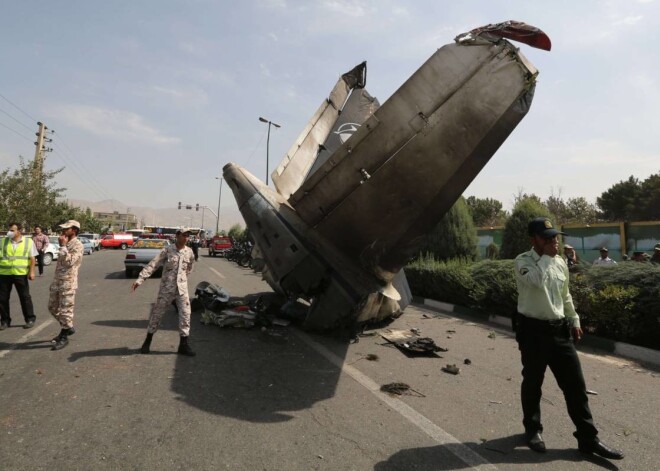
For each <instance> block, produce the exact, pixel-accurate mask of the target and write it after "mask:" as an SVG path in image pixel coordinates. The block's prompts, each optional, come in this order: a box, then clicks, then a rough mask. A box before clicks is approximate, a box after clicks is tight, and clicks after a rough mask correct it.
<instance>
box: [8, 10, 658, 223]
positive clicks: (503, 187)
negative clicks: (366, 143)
mask: <svg viewBox="0 0 660 471" xmlns="http://www.w3.org/2000/svg"><path fill="white" fill-rule="evenodd" d="M659 3H660V2H659V1H653V0H638V1H634V0H616V1H596V0H594V1H575V0H571V1H553V2H545V1H544V2H542V1H531V0H520V1H504V0H502V1H492V0H490V1H476V0H475V1H469V2H457V1H441V0H428V1H412V0H408V1H393V0H369V1H367V0H364V1H363V0H318V1H313V0H307V1H302V0H301V1H291V0H243V1H240V2H238V1H236V2H233V1H232V2H230V1H210V0H209V1H206V0H186V1H168V0H158V1H156V0H149V1H147V0H140V1H134V0H130V1H129V0H126V1H118V0H117V1H95V0H77V1H73V0H69V1H67V0H64V1H61V2H53V1H32V0H21V1H10V0H3V1H2V8H1V13H0V35H1V37H2V41H0V63H1V64H2V69H1V70H2V73H0V94H1V95H2V97H0V168H7V167H15V166H16V164H17V161H18V156H19V155H23V156H25V157H29V158H31V157H33V155H34V145H33V144H32V142H33V141H34V140H35V137H34V132H36V130H37V125H36V121H43V122H44V123H45V124H46V125H47V126H48V127H49V128H50V129H54V130H55V134H54V136H52V137H53V142H52V143H51V144H50V146H51V147H52V148H53V149H54V152H52V153H50V154H49V155H48V159H47V163H46V166H47V168H50V169H53V168H58V167H62V166H64V167H66V169H65V170H64V171H63V173H61V174H60V176H59V177H58V180H59V182H60V183H61V184H62V186H65V187H67V188H68V190H67V196H68V197H69V198H72V199H87V200H93V201H95V200H103V199H109V198H114V199H117V200H120V201H122V202H124V203H126V204H127V205H134V206H153V207H174V206H175V205H176V203H177V202H178V201H182V202H184V203H190V204H195V203H200V204H202V205H208V206H210V207H211V208H215V207H216V205H217V201H218V182H219V181H218V180H216V179H215V178H214V177H215V176H218V175H220V174H221V168H222V166H223V165H224V164H225V163H227V162H230V161H234V162H237V163H238V164H240V165H243V166H245V167H246V168H247V169H248V170H250V171H251V172H252V173H254V174H255V175H256V176H258V177H260V178H262V179H264V180H265V175H266V158H265V157H266V128H267V126H266V125H265V124H263V123H261V122H259V120H258V117H259V116H264V117H266V118H268V119H270V120H272V121H274V122H276V123H278V124H281V125H282V128H281V129H279V130H273V131H272V132H271V138H270V170H271V172H272V170H273V169H274V168H275V167H276V166H277V164H278V163H279V161H280V159H281V158H282V157H283V155H284V154H285V152H286V151H287V150H288V148H289V147H290V146H291V144H292V143H293V141H294V139H295V137H296V136H297V135H298V134H299V133H300V131H301V130H302V128H303V127H304V125H305V124H306V122H307V120H308V119H309V118H310V117H311V115H312V113H313V112H314V111H315V110H316V108H317V107H318V106H319V104H320V103H321V101H322V100H323V99H324V98H325V97H326V96H327V94H328V92H329V91H330V89H331V87H332V86H333V85H334V83H335V81H336V80H337V78H338V76H339V75H340V74H341V73H343V72H346V71H348V70H349V69H351V68H352V67H353V66H355V65H356V64H358V63H360V62H361V61H363V60H367V61H368V76H367V89H368V90H369V92H370V93H371V94H372V95H374V96H376V97H377V98H378V99H379V101H380V102H381V103H384V102H385V101H386V99H387V98H388V97H389V96H390V95H392V93H394V91H396V89H397V88H398V87H399V86H400V85H401V84H402V83H403V82H404V81H405V80H406V79H407V78H408V77H409V76H410V75H411V74H412V73H413V72H414V71H415V70H416V69H417V68H418V67H419V66H420V65H421V64H422V63H423V62H424V61H425V60H426V59H428V58H429V57H430V56H431V54H433V52H434V51H435V50H436V49H437V48H439V47H441V46H442V45H444V44H447V43H450V42H452V41H453V38H454V37H455V36H456V35H457V34H459V33H462V32H465V31H468V30H470V29H473V28H475V27H478V26H482V25H485V24H488V23H496V22H500V21H504V20H509V19H514V20H520V21H524V22H527V23H529V24H532V25H534V26H537V27H539V28H541V29H543V30H544V31H545V32H546V33H547V34H548V35H549V36H550V38H551V40H552V43H553V48H552V51H551V52H546V51H541V50H538V49H533V48H530V47H529V46H526V45H524V44H521V45H520V47H521V49H522V51H523V53H524V54H525V55H526V56H527V57H528V58H529V59H530V60H531V61H532V62H533V63H534V65H535V66H536V67H537V68H538V69H539V70H540V76H539V83H538V85H537V89H536V96H535V98H534V103H533V105H532V108H531V111H530V113H529V114H528V115H527V117H526V118H525V119H524V120H523V121H522V123H521V124H520V125H519V126H518V128H517V129H516V130H515V131H514V132H513V134H512V135H511V136H510V137H509V139H508V140H507V141H506V142H505V144H504V145H503V146H502V147H501V148H500V150H499V151H498V152H497V154H495V156H494V157H493V159H492V160H491V162H490V163H489V164H488V165H487V166H486V167H485V169H484V170H483V171H482V173H481V174H480V175H479V176H478V177H477V179H476V180H475V181H474V182H473V183H472V185H471V186H470V187H469V188H468V190H467V191H466V193H465V195H466V196H469V195H475V196H478V197H492V198H496V199H499V200H500V201H502V202H503V203H504V205H505V207H510V205H511V202H512V200H513V195H514V194H516V193H517V192H518V191H519V189H520V188H522V189H523V190H524V191H525V192H528V193H529V192H534V193H536V194H538V195H539V196H541V197H547V196H549V195H550V193H551V192H552V191H553V190H554V192H555V193H557V192H558V191H561V194H562V196H563V197H564V198H569V197H576V196H584V197H586V198H587V199H588V200H590V201H592V202H595V198H596V196H598V195H600V194H601V193H602V192H603V191H605V190H606V189H607V188H609V187H610V186H611V185H613V184H614V183H616V182H618V181H620V180H622V179H625V178H627V177H628V176H629V175H635V176H636V177H639V178H641V179H644V178H646V177H648V176H649V175H650V174H652V173H656V172H658V171H660V147H659V146H658V134H659V133H658V128H659V127H660V124H659V123H660V87H659V85H660V84H659V83H658V80H659V77H660V54H659V53H658V52H657V50H658V43H659V41H658V40H659V39H660V34H659V33H658V31H660V5H659ZM3 97H4V98H3ZM6 99H8V100H9V101H11V102H12V103H13V104H14V105H16V106H17V107H18V108H20V110H19V109H17V108H15V107H14V106H12V105H11V104H10V103H9V102H8V101H6ZM271 185H272V182H271ZM222 206H223V208H226V209H227V210H231V209H233V208H235V207H236V205H235V203H234V200H233V195H232V194H231V192H230V191H229V189H228V188H227V187H225V188H224V189H223V198H222ZM118 209H120V210H125V208H118ZM223 210H224V209H223Z"/></svg>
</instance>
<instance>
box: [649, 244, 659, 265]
mask: <svg viewBox="0 0 660 471" xmlns="http://www.w3.org/2000/svg"><path fill="white" fill-rule="evenodd" d="M650 261H651V263H656V264H658V265H660V244H655V246H654V247H653V256H652V257H651V260H650Z"/></svg>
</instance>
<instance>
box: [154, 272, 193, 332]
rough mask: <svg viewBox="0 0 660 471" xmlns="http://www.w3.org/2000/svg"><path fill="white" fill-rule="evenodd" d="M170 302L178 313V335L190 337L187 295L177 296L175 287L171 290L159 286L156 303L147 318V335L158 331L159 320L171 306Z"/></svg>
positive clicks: (177, 292) (167, 287)
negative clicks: (174, 304) (174, 303)
mask: <svg viewBox="0 0 660 471" xmlns="http://www.w3.org/2000/svg"><path fill="white" fill-rule="evenodd" d="M172 301H176V307H177V310H178V311H179V335H181V336H182V337H188V335H190V311H191V310H190V300H189V299H188V296H187V295H182V294H179V290H178V289H177V288H176V286H174V287H173V288H172V287H171V286H169V285H166V286H161V287H160V290H159V291H158V297H157V298H156V303H155V304H154V306H153V308H152V309H151V315H150V316H149V327H147V332H148V333H150V334H153V333H155V332H156V331H157V330H158V326H159V325H160V320H161V319H162V318H163V314H165V311H167V309H168V308H169V307H170V305H171V304H172Z"/></svg>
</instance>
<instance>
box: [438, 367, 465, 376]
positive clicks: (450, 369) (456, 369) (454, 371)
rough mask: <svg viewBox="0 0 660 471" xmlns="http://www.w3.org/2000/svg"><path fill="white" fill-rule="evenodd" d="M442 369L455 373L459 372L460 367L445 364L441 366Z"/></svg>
mask: <svg viewBox="0 0 660 471" xmlns="http://www.w3.org/2000/svg"><path fill="white" fill-rule="evenodd" d="M442 371H444V372H445V373H449V374H452V375H457V374H459V373H460V372H461V369H460V368H459V367H458V366H456V365H447V366H443V367H442Z"/></svg>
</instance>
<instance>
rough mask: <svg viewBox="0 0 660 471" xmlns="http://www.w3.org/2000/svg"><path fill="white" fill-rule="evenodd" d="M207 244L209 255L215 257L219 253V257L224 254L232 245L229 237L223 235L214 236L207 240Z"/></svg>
mask: <svg viewBox="0 0 660 471" xmlns="http://www.w3.org/2000/svg"><path fill="white" fill-rule="evenodd" d="M208 244H209V257H215V256H216V255H220V256H221V257H224V256H225V253H226V252H227V250H229V249H231V248H232V247H233V244H232V243H231V238H229V237H224V236H215V237H214V238H212V239H211V240H209V241H208Z"/></svg>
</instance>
